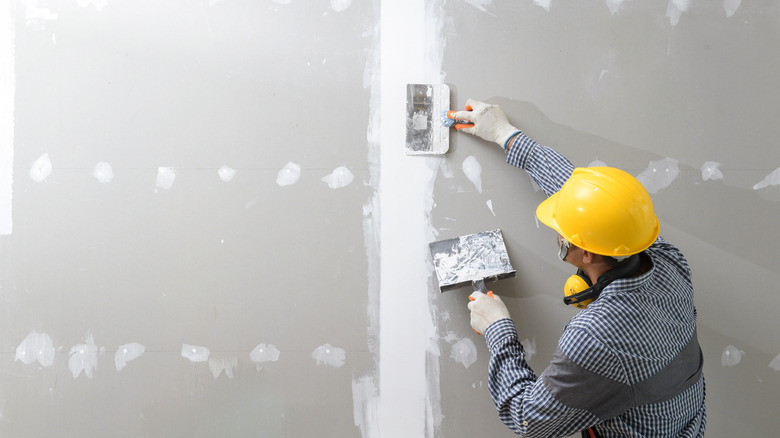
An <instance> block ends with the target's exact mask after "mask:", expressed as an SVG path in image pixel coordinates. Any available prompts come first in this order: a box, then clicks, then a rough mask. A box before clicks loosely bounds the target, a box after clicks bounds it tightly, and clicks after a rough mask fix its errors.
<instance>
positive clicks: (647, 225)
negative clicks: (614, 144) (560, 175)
mask: <svg viewBox="0 0 780 438" xmlns="http://www.w3.org/2000/svg"><path fill="white" fill-rule="evenodd" d="M536 216H537V217H538V218H539V220H540V221H541V222H542V223H543V224H545V225H547V226H548V227H550V228H552V229H554V230H556V231H558V233H560V235H561V236H563V238H564V239H566V240H568V241H569V242H571V243H573V244H575V245H577V246H578V247H580V248H582V249H584V250H585V251H589V252H592V253H595V254H601V255H605V256H610V257H624V256H629V255H632V254H637V253H640V252H642V251H644V250H645V249H647V248H648V247H649V246H650V245H652V244H653V242H655V239H656V238H658V231H659V225H658V218H657V217H656V216H655V212H654V210H653V201H652V200H651V199H650V195H649V194H648V193H647V190H645V188H644V186H643V185H642V183H640V182H639V181H638V180H637V179H636V178H634V177H633V176H631V175H630V174H628V173H626V172H624V171H622V170H620V169H615V168H613V167H588V168H585V167H578V168H576V169H574V172H572V174H571V177H569V180H568V181H566V183H565V184H564V185H563V187H561V190H559V191H558V193H555V194H553V195H552V196H550V197H549V198H547V199H546V200H544V201H543V202H542V203H541V204H539V207H537V208H536Z"/></svg>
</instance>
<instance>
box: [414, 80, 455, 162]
mask: <svg viewBox="0 0 780 438" xmlns="http://www.w3.org/2000/svg"><path fill="white" fill-rule="evenodd" d="M449 107H450V87H449V86H448V85H446V84H407V85H406V154H407V155H441V154H444V153H447V151H448V150H449V148H450V130H449V129H448V128H447V127H446V126H443V125H442V123H441V122H440V120H439V117H440V114H442V113H443V112H444V111H446V110H448V109H449Z"/></svg>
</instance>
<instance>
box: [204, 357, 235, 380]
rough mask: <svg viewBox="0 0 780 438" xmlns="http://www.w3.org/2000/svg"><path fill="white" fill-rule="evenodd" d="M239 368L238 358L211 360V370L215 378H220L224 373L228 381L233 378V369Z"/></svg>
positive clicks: (213, 358) (216, 358)
mask: <svg viewBox="0 0 780 438" xmlns="http://www.w3.org/2000/svg"><path fill="white" fill-rule="evenodd" d="M236 366H238V358H237V357H235V356H231V357H212V358H210V359H209V370H210V371H211V375H212V376H214V378H215V379H216V378H218V377H219V376H220V375H221V374H222V373H223V372H224V373H225V376H226V377H227V378H228V379H232V378H233V369H234V368H235V367H236Z"/></svg>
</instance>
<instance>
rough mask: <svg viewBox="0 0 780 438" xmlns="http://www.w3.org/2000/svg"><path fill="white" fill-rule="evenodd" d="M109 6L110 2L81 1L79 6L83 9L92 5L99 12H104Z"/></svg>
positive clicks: (105, 0) (96, 0)
mask: <svg viewBox="0 0 780 438" xmlns="http://www.w3.org/2000/svg"><path fill="white" fill-rule="evenodd" d="M107 4H108V0H79V6H81V7H82V8H83V7H86V6H89V5H92V6H94V7H95V9H96V10H97V11H98V12H100V11H102V10H103V8H105V7H106V5H107Z"/></svg>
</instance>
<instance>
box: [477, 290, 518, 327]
mask: <svg viewBox="0 0 780 438" xmlns="http://www.w3.org/2000/svg"><path fill="white" fill-rule="evenodd" d="M469 300H471V302H470V303H469V310H471V328H473V329H474V331H475V332H477V334H478V335H481V334H483V333H485V330H486V329H487V328H488V327H489V326H490V324H493V323H494V322H496V321H498V320H499V319H505V318H509V310H508V309H507V308H506V305H505V304H504V302H503V301H501V298H500V297H498V296H497V295H493V292H488V293H487V295H485V294H483V293H482V292H476V291H475V292H474V293H472V294H471V295H470V296H469Z"/></svg>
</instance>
